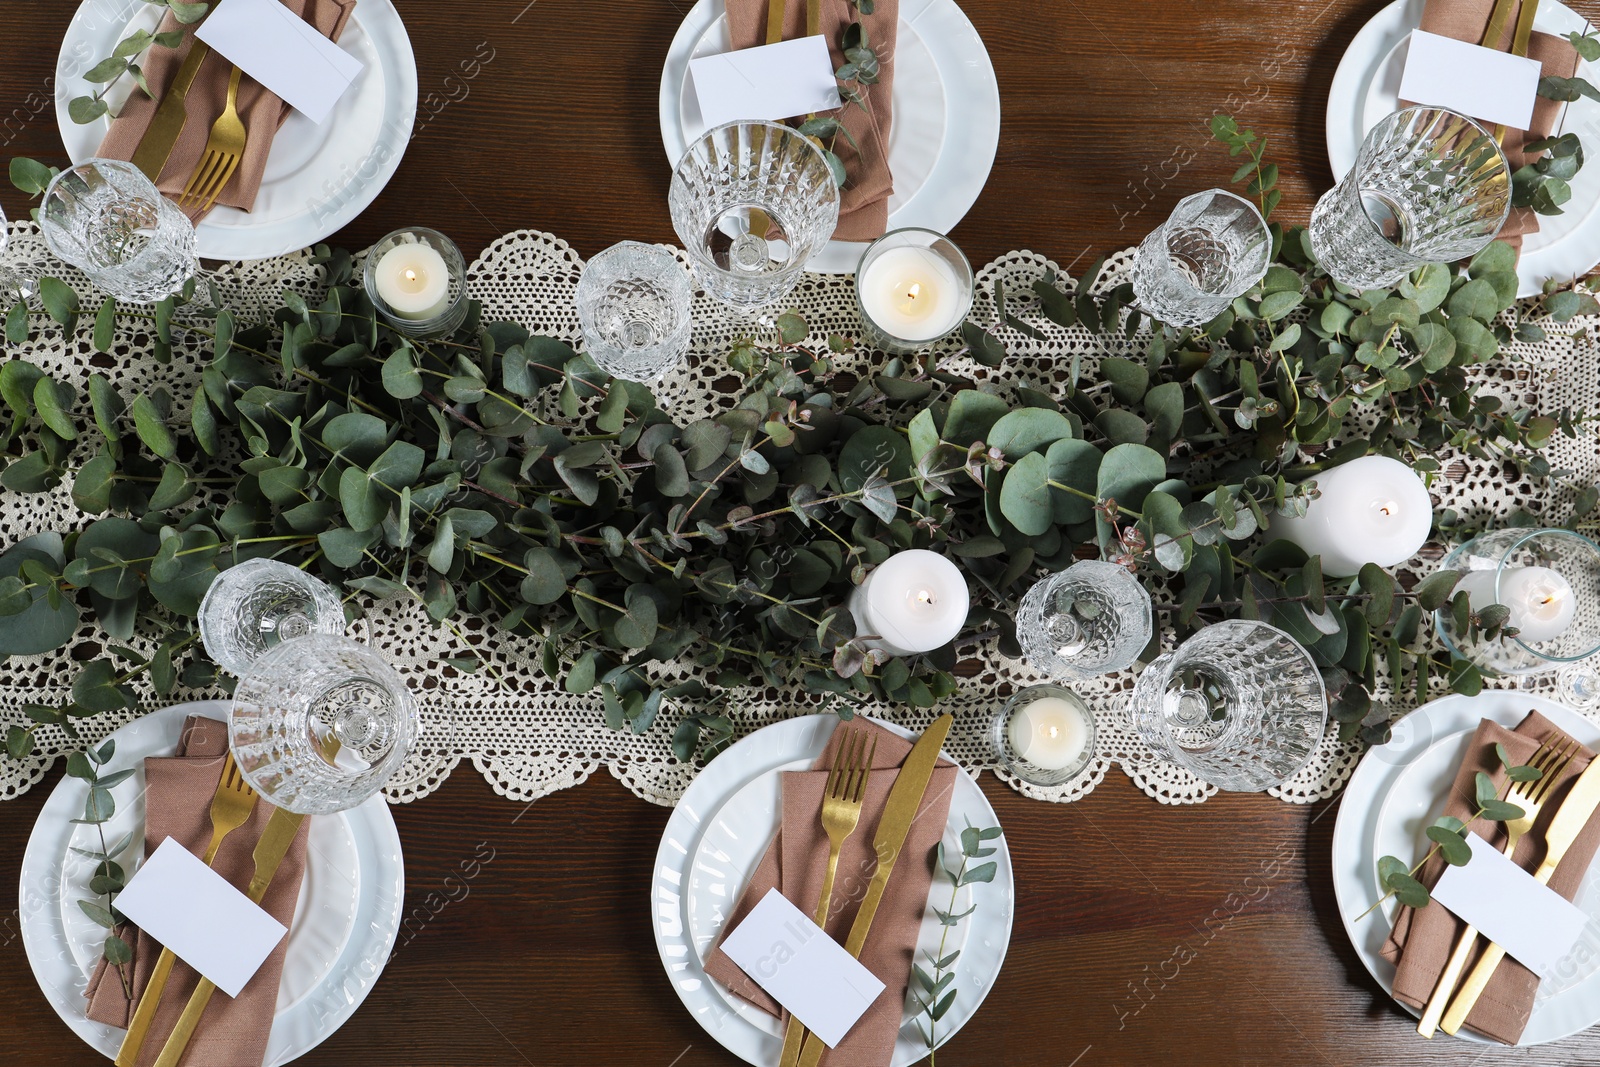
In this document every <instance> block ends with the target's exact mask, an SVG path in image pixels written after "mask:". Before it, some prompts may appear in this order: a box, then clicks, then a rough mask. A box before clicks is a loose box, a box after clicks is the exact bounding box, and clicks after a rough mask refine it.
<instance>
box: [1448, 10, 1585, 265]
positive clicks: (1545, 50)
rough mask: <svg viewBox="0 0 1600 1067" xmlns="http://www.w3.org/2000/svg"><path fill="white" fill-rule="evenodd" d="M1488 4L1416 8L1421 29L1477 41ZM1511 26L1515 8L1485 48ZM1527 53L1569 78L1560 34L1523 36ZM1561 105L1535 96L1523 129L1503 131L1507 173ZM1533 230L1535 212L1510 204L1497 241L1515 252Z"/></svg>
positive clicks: (1507, 35)
mask: <svg viewBox="0 0 1600 1067" xmlns="http://www.w3.org/2000/svg"><path fill="white" fill-rule="evenodd" d="M1525 2H1529V3H1533V2H1537V0H1525ZM1494 5H1495V0H1428V3H1427V5H1426V6H1425V7H1424V8H1423V10H1422V29H1424V30H1426V31H1428V32H1429V33H1436V34H1438V35H1439V36H1441V37H1453V38H1455V39H1456V40H1458V41H1467V42H1469V43H1471V44H1481V43H1483V33H1484V31H1485V30H1486V29H1488V28H1489V17H1490V15H1491V14H1493V12H1494ZM1516 28H1517V11H1516V10H1515V9H1514V10H1513V11H1512V12H1511V17H1510V18H1509V19H1507V20H1506V28H1505V32H1504V33H1502V34H1501V37H1500V40H1498V41H1491V42H1489V45H1490V47H1493V48H1498V49H1499V50H1501V51H1503V52H1504V51H1510V49H1511V40H1512V38H1513V37H1514V36H1515V34H1516ZM1528 58H1529V59H1535V60H1538V61H1539V62H1540V63H1541V64H1543V67H1544V69H1543V71H1542V75H1543V76H1544V77H1546V78H1550V77H1556V78H1570V77H1572V76H1573V75H1574V74H1576V73H1577V71H1578V52H1577V50H1576V49H1575V48H1573V47H1572V42H1571V41H1568V40H1567V39H1566V38H1564V37H1555V36H1552V35H1551V34H1548V33H1535V34H1534V35H1533V36H1532V37H1530V38H1529V39H1528ZM1564 106H1565V105H1564V104H1562V103H1561V101H1559V100H1550V99H1547V98H1545V97H1542V96H1541V97H1539V98H1538V100H1537V101H1536V102H1535V103H1534V105H1533V124H1532V126H1531V127H1530V128H1529V129H1528V130H1527V131H1523V130H1507V131H1506V139H1505V145H1504V147H1505V150H1506V161H1507V162H1509V163H1510V164H1511V170H1512V171H1513V172H1515V171H1517V170H1518V169H1520V168H1521V167H1522V166H1523V165H1524V164H1526V163H1527V162H1528V154H1527V153H1526V152H1524V151H1523V150H1522V146H1523V145H1524V144H1526V143H1527V142H1529V141H1537V140H1539V139H1540V138H1542V137H1548V136H1549V135H1550V132H1551V131H1552V130H1554V129H1555V125H1556V121H1557V120H1558V119H1559V118H1560V117H1561V109H1562V108H1563V107H1564ZM1538 232H1539V216H1538V214H1537V213H1535V212H1534V211H1532V210H1531V209H1529V208H1523V207H1514V208H1512V209H1511V217H1510V218H1509V219H1507V220H1506V224H1505V227H1504V228H1503V229H1502V230H1501V231H1500V240H1502V241H1504V242H1506V244H1509V245H1510V246H1511V247H1513V248H1515V249H1516V250H1517V251H1518V252H1521V251H1522V239H1523V238H1524V237H1525V236H1527V235H1528V234H1530V233H1538Z"/></svg>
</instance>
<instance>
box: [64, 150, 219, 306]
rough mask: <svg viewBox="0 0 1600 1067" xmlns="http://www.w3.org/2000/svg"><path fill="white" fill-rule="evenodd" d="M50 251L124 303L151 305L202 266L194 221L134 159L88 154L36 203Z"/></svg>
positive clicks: (181, 285) (171, 292)
mask: <svg viewBox="0 0 1600 1067" xmlns="http://www.w3.org/2000/svg"><path fill="white" fill-rule="evenodd" d="M39 230H40V232H41V233H42V234H43V236H44V243H45V247H47V248H49V249H50V252H51V254H52V255H55V256H57V257H58V258H60V259H62V260H64V261H65V262H67V263H70V264H72V266H74V267H77V268H78V269H79V270H81V271H83V273H84V274H85V275H87V276H88V278H89V280H90V281H91V282H93V283H94V284H95V285H96V286H98V287H99V288H101V289H103V290H104V291H105V292H107V293H109V294H110V295H111V296H114V297H116V298H117V299H118V300H121V301H123V302H124V303H129V304H153V303H155V302H156V301H158V300H161V299H163V298H165V297H167V296H170V295H172V294H173V293H176V292H177V291H178V290H180V289H182V288H183V283H184V282H186V281H188V280H189V279H190V278H191V277H193V276H194V275H195V274H197V273H198V272H199V270H200V260H199V258H198V256H197V254H196V251H195V247H196V246H195V236H194V224H193V223H191V222H190V221H189V219H188V216H186V215H185V214H184V213H183V212H182V211H180V210H178V206H177V205H176V204H174V203H173V202H172V201H170V200H168V199H167V198H166V197H164V196H162V195H161V193H160V192H159V191H158V190H157V189H156V187H155V184H154V183H153V182H151V181H150V179H149V178H146V177H145V176H144V174H143V173H142V172H141V171H140V170H139V169H138V168H137V167H135V166H134V165H133V164H131V163H125V162H123V161H121V160H117V159H90V160H85V161H84V162H82V163H80V164H78V165H77V166H75V167H68V168H67V169H66V170H64V171H62V172H61V173H60V174H57V175H56V176H55V178H54V179H53V180H52V181H51V182H50V185H49V187H48V188H46V189H45V191H44V199H43V200H42V201H41V202H40V205H39Z"/></svg>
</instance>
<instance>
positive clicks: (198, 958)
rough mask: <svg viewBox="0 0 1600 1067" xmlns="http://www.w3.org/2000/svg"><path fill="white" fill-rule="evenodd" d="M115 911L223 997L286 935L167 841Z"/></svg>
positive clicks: (268, 917) (236, 988) (242, 982)
mask: <svg viewBox="0 0 1600 1067" xmlns="http://www.w3.org/2000/svg"><path fill="white" fill-rule="evenodd" d="M228 2H229V3H235V2H236V0H228ZM117 910H118V911H120V912H122V914H124V915H126V916H127V917H128V918H130V919H132V920H133V921H134V922H135V923H137V924H138V926H139V928H140V929H141V930H143V931H144V932H145V933H147V934H149V935H150V936H151V937H153V938H155V939H156V940H157V941H159V942H161V944H162V945H164V946H165V947H167V948H170V949H171V950H172V952H173V954H174V955H176V956H177V957H178V958H179V959H180V960H182V961H183V962H184V963H187V964H188V965H189V966H191V967H193V968H194V969H195V970H197V971H199V972H200V973H201V974H202V975H204V976H205V977H207V978H209V979H211V981H212V983H213V984H214V985H216V987H217V988H218V989H220V990H222V991H223V992H224V993H226V994H228V996H230V997H236V996H238V995H239V990H241V989H243V988H244V985H245V983H246V982H248V981H250V977H251V976H252V975H254V974H255V973H256V971H257V970H258V969H260V967H261V965H262V964H263V963H265V962H266V959H267V957H268V956H270V955H272V950H273V949H274V948H276V947H277V944H278V942H279V941H282V940H283V935H284V934H287V933H288V932H289V928H288V927H286V926H284V925H283V924H282V923H280V922H279V921H278V920H277V919H274V918H273V917H272V916H271V915H268V914H267V913H266V912H265V911H263V910H262V908H261V906H260V905H258V904H256V903H254V902H253V901H252V900H251V899H250V898H249V897H247V896H245V895H244V894H243V893H241V892H239V890H237V889H235V888H234V887H233V886H232V885H230V884H229V883H228V881H227V880H226V879H225V878H223V877H222V875H220V874H218V873H217V872H216V871H213V870H212V869H211V868H210V867H207V866H206V865H205V864H204V863H201V862H200V859H199V857H198V856H196V855H195V854H194V853H192V852H190V851H189V850H188V849H186V848H184V847H183V846H182V845H180V844H178V842H176V841H174V840H173V839H172V838H170V837H169V838H167V839H166V840H165V841H163V842H161V846H160V847H159V848H157V849H156V850H155V853H154V854H153V855H152V856H151V857H150V858H149V859H147V860H145V861H144V866H142V867H140V868H139V871H138V873H137V874H135V875H134V876H133V877H132V878H130V879H129V880H128V885H127V888H126V889H124V890H123V891H122V892H121V893H119V894H117Z"/></svg>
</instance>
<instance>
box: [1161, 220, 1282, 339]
mask: <svg viewBox="0 0 1600 1067" xmlns="http://www.w3.org/2000/svg"><path fill="white" fill-rule="evenodd" d="M1271 258H1272V233H1271V231H1269V230H1268V229H1267V224H1266V222H1264V221H1263V220H1262V218H1261V212H1259V211H1257V210H1256V207H1255V205H1254V204H1252V203H1250V201H1248V200H1246V199H1244V198H1243V197H1241V196H1235V195H1234V194H1233V193H1230V192H1228V191H1226V190H1224V189H1208V190H1207V191H1205V192H1203V193H1196V194H1194V195H1193V196H1187V197H1184V198H1183V199H1182V200H1180V201H1178V206H1177V207H1175V208H1173V209H1172V214H1171V215H1170V216H1169V217H1168V218H1167V221H1166V222H1163V223H1162V224H1161V225H1160V226H1159V227H1157V228H1156V229H1155V230H1154V231H1152V232H1151V234H1150V235H1149V236H1148V237H1146V238H1145V239H1144V241H1143V242H1142V243H1141V244H1140V245H1139V253H1138V255H1137V256H1136V257H1135V258H1134V261H1133V292H1134V298H1135V299H1136V300H1137V301H1138V304H1139V309H1140V310H1141V311H1143V312H1145V314H1147V315H1149V316H1150V317H1152V318H1154V319H1155V320H1157V321H1158V322H1164V323H1166V324H1168V325H1169V326H1199V325H1201V324H1202V323H1206V322H1210V321H1211V320H1212V319H1214V318H1216V317H1217V316H1218V315H1220V314H1222V313H1223V312H1224V311H1225V310H1227V308H1228V305H1229V304H1231V303H1233V301H1234V299H1235V298H1237V297H1240V296H1243V295H1244V294H1245V293H1246V292H1248V291H1249V289H1250V287H1251V286H1252V285H1255V284H1256V283H1257V282H1259V281H1260V280H1261V277H1262V275H1264V274H1266V272H1267V264H1268V261H1269V260H1270V259H1271Z"/></svg>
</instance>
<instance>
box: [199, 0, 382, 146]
mask: <svg viewBox="0 0 1600 1067" xmlns="http://www.w3.org/2000/svg"><path fill="white" fill-rule="evenodd" d="M194 32H195V36H196V37H198V38H200V39H201V40H202V41H204V42H205V43H206V44H208V45H210V46H211V47H212V48H214V49H215V50H216V51H218V52H219V53H221V54H222V55H223V56H224V57H226V58H227V59H228V60H229V61H230V62H231V63H233V64H234V65H235V66H237V67H238V68H239V69H240V70H242V71H244V72H245V73H246V74H248V75H250V77H252V78H254V79H255V80H256V81H258V82H260V83H261V84H262V85H265V86H266V87H267V88H268V89H270V90H272V92H274V93H276V94H277V95H278V96H279V97H281V98H282V99H283V101H284V102H285V103H287V104H288V105H289V106H290V107H292V108H294V109H295V110H296V111H299V112H300V113H301V114H303V115H305V116H306V117H307V118H309V119H310V120H311V121H312V122H315V123H317V124H318V125H321V124H322V121H323V120H324V119H326V118H327V117H328V115H329V113H330V112H332V111H333V105H334V104H336V103H338V101H339V97H341V96H343V95H344V92H345V90H346V89H348V88H350V83H351V82H353V81H355V80H356V76H357V75H358V74H360V73H361V70H362V64H361V61H360V60H359V59H357V58H356V57H355V56H353V55H351V54H350V53H349V52H346V51H345V50H344V49H342V48H340V47H339V46H338V45H336V44H334V43H333V42H332V41H330V40H328V39H327V38H326V37H324V36H322V34H320V33H318V32H317V31H316V28H315V27H313V26H312V25H311V24H310V23H308V22H306V20H305V19H302V18H301V17H300V16H299V15H296V14H295V13H294V12H292V11H290V10H289V9H288V8H286V7H284V6H283V5H282V4H280V3H279V2H278V0H228V2H227V3H226V4H214V5H213V6H212V12H211V16H210V17H209V18H207V19H206V20H205V21H204V22H202V23H201V24H200V28H199V29H197V30H195V31H194Z"/></svg>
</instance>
